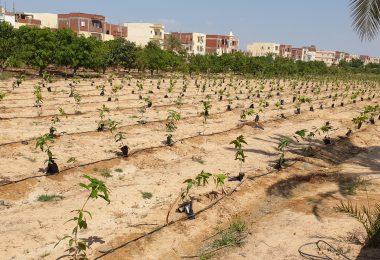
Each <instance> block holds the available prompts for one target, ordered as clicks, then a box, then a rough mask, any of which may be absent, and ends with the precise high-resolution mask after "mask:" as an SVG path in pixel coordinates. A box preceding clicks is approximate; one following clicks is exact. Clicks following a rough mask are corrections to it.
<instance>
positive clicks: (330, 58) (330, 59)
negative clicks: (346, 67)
mask: <svg viewBox="0 0 380 260" xmlns="http://www.w3.org/2000/svg"><path fill="white" fill-rule="evenodd" d="M335 55H336V53H335V51H316V54H315V60H316V61H323V62H324V63H326V65H327V66H331V65H333V64H335Z"/></svg>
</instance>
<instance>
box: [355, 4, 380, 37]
mask: <svg viewBox="0 0 380 260" xmlns="http://www.w3.org/2000/svg"><path fill="white" fill-rule="evenodd" d="M350 8H351V17H352V19H353V22H352V25H353V27H354V29H355V31H356V32H357V33H358V35H359V37H360V39H361V40H362V41H363V40H367V41H371V40H373V39H375V38H376V36H377V34H378V33H379V30H380V0H350Z"/></svg>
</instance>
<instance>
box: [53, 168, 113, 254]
mask: <svg viewBox="0 0 380 260" xmlns="http://www.w3.org/2000/svg"><path fill="white" fill-rule="evenodd" d="M84 178H86V179H87V180H88V181H89V183H88V184H84V183H80V184H79V186H80V187H82V188H85V189H86V190H88V191H89V192H90V194H89V195H88V197H87V199H86V200H85V202H84V204H83V205H82V207H81V208H80V209H76V210H73V211H71V212H76V213H77V214H76V216H74V217H73V218H72V219H69V220H68V221H67V222H71V221H73V222H74V223H75V227H74V228H73V230H72V232H71V235H66V236H64V237H63V238H61V239H60V240H59V241H58V242H57V243H56V244H55V246H54V247H56V246H57V245H58V244H59V243H60V242H61V241H63V240H68V244H69V248H68V251H69V253H70V254H71V255H70V256H71V257H72V259H88V257H87V254H86V250H87V249H88V248H90V240H89V239H84V238H79V237H78V236H79V231H80V230H84V229H87V227H88V221H87V217H90V218H92V214H91V212H90V211H88V210H86V206H87V203H88V201H89V200H90V199H93V200H97V199H98V198H102V199H103V200H105V201H106V202H108V204H109V203H110V202H111V201H110V198H109V190H108V188H107V186H106V184H105V183H104V182H103V181H100V180H98V179H96V178H92V177H90V176H87V175H84ZM86 216H87V217H86ZM67 222H66V223H67Z"/></svg>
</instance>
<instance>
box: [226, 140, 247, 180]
mask: <svg viewBox="0 0 380 260" xmlns="http://www.w3.org/2000/svg"><path fill="white" fill-rule="evenodd" d="M230 144H233V145H234V147H235V160H238V161H240V169H239V175H238V177H237V179H238V180H239V181H241V180H242V179H243V178H244V175H245V174H244V172H243V163H244V162H245V158H246V157H247V156H246V155H245V154H244V150H243V144H247V142H246V141H245V138H244V136H243V135H240V136H238V137H236V139H235V140H233V141H231V142H230Z"/></svg>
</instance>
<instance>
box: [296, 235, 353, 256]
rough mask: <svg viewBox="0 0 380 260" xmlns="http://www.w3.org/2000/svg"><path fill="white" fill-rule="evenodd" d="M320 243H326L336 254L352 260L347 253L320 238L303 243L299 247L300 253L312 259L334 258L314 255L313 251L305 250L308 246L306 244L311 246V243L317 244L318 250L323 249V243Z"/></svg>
mask: <svg viewBox="0 0 380 260" xmlns="http://www.w3.org/2000/svg"><path fill="white" fill-rule="evenodd" d="M320 244H325V245H326V246H328V247H329V250H330V251H333V252H335V254H336V255H339V256H341V257H343V258H344V259H346V260H351V259H350V258H348V257H347V256H346V255H344V254H343V253H341V252H340V251H339V250H337V249H336V248H335V247H333V246H332V245H330V244H329V243H327V242H326V241H324V240H318V241H317V242H311V243H306V244H303V245H301V246H300V247H299V248H298V253H299V254H300V255H301V256H302V257H304V258H307V259H311V260H316V259H323V260H332V258H331V257H328V256H326V255H325V256H324V257H322V256H317V255H312V254H311V253H305V252H304V251H303V248H304V247H306V246H310V245H315V246H316V247H317V248H318V250H320V251H321V250H322V249H321V245H320Z"/></svg>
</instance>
